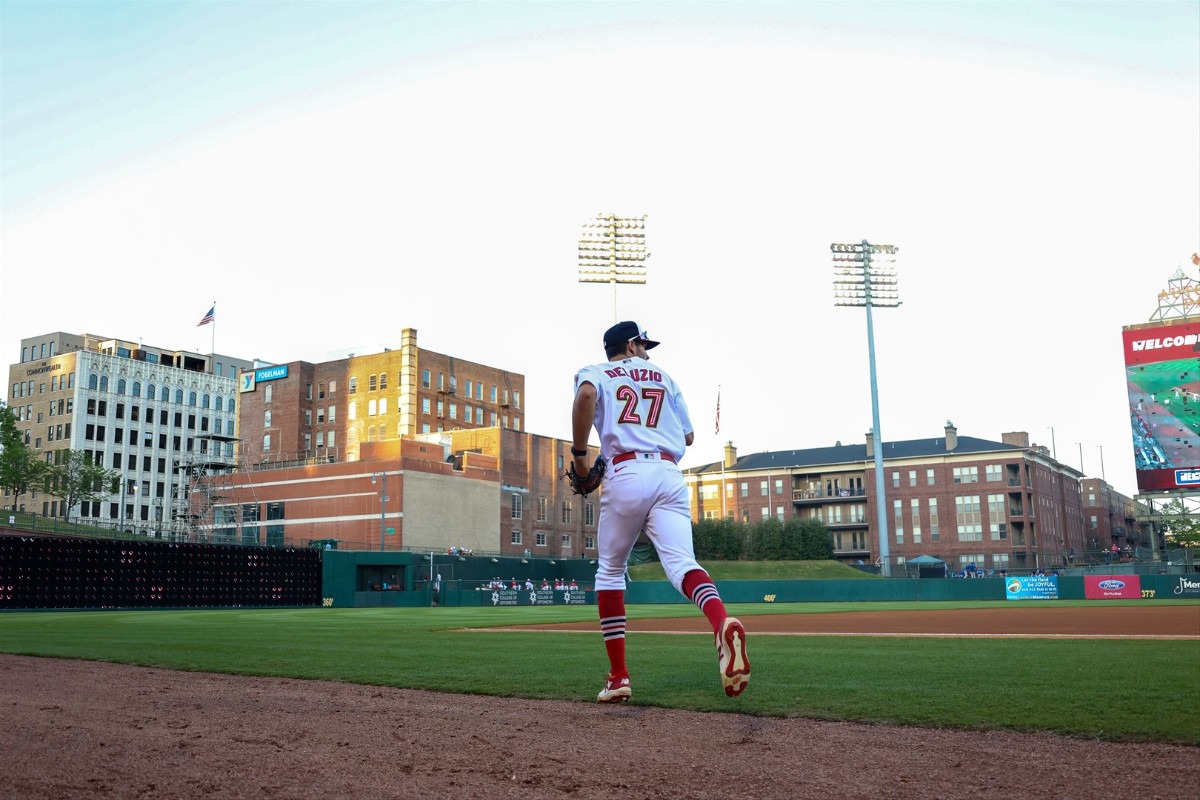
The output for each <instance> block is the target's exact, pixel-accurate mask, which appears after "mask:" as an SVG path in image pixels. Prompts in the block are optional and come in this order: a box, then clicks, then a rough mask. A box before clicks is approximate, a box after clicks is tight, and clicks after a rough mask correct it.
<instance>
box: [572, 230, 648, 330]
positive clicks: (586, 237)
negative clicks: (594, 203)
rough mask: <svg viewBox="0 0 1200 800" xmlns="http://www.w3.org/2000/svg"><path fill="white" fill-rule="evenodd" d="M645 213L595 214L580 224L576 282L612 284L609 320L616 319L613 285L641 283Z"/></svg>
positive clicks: (644, 259)
mask: <svg viewBox="0 0 1200 800" xmlns="http://www.w3.org/2000/svg"><path fill="white" fill-rule="evenodd" d="M649 257H650V254H649V253H647V252H646V215H645V214H643V215H642V216H640V217H618V216H617V215H615V214H598V215H597V216H596V218H595V219H594V220H592V221H591V222H587V223H584V226H583V238H582V239H580V240H579V282H580V283H608V284H612V293H613V322H616V321H617V284H618V283H645V282H646V259H647V258H649Z"/></svg>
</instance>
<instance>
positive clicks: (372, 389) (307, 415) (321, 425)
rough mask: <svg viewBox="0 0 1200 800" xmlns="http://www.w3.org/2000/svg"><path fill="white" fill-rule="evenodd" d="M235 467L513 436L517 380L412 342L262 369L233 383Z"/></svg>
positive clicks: (353, 457) (412, 334)
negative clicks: (498, 431) (495, 430)
mask: <svg viewBox="0 0 1200 800" xmlns="http://www.w3.org/2000/svg"><path fill="white" fill-rule="evenodd" d="M238 389H239V396H240V401H241V421H240V425H239V430H238V436H239V437H240V439H241V445H240V458H241V461H242V462H243V463H244V464H246V465H250V466H255V465H259V464H263V463H272V462H276V463H277V462H280V461H283V462H303V461H311V460H313V459H319V460H324V461H357V460H359V458H360V448H361V447H362V445H363V444H366V443H369V442H387V441H394V440H398V439H400V438H401V437H404V436H410V435H415V434H422V433H437V432H440V431H448V430H458V429H475V428H485V427H500V428H504V429H509V430H516V431H519V430H521V426H522V419H523V417H524V411H523V409H522V406H521V402H522V399H523V395H524V393H525V376H524V375H520V374H518V373H515V372H509V371H508V370H503V369H498V368H496V367H489V366H486V365H484V364H478V363H475V362H472V361H465V360H463V359H460V358H456V357H454V356H449V355H445V354H443V353H436V352H434V351H432V350H425V349H422V348H419V347H418V346H417V332H416V330H414V329H412V328H405V329H404V330H403V331H402V332H401V343H400V348H399V349H398V350H384V351H383V352H382V353H374V354H371V355H364V356H350V357H348V358H344V359H339V360H336V361H326V362H322V363H319V364H312V363H309V362H305V361H294V362H291V363H288V364H280V365H275V366H272V367H262V368H259V369H256V370H254V372H253V374H243V375H242V376H241V378H240V379H239V386H238Z"/></svg>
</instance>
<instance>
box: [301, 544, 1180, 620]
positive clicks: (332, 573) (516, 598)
mask: <svg viewBox="0 0 1200 800" xmlns="http://www.w3.org/2000/svg"><path fill="white" fill-rule="evenodd" d="M595 569H596V568H595V565H594V564H592V563H591V562H590V561H588V560H585V559H539V558H521V557H498V556H497V557H490V556H453V555H448V554H441V553H424V554H422V553H413V552H407V551H406V552H394V553H392V552H370V551H353V550H350V551H344V550H342V551H339V550H326V551H323V552H322V593H321V594H322V603H323V604H324V605H326V606H336V607H339V608H347V607H349V608H354V607H358V608H363V607H413V606H431V605H433V604H434V603H435V602H436V603H437V604H438V605H442V606H462V607H472V606H530V605H581V604H584V605H586V604H592V603H595V601H596V600H595V594H594V592H592V591H591V589H592V582H593V581H594V579H595ZM431 575H432V576H433V577H434V578H436V576H438V575H440V576H441V583H440V591H438V592H437V596H436V598H435V596H434V594H435V593H434V584H435V583H436V581H435V580H431ZM1100 577H1107V578H1108V579H1116V580H1119V581H1121V582H1123V583H1125V584H1127V585H1128V587H1129V588H1130V589H1134V590H1135V592H1134V594H1133V595H1132V596H1134V597H1144V598H1156V599H1172V598H1178V599H1200V575H1178V574H1174V575H1110V576H1100ZM496 578H499V579H500V580H502V581H504V582H505V584H506V585H510V584H511V582H512V581H513V580H516V581H517V582H518V584H519V585H520V586H522V587H523V586H524V583H525V581H526V579H528V580H532V581H533V582H534V583H535V585H536V586H540V585H541V582H542V581H543V580H547V581H550V582H551V583H553V582H554V581H555V580H560V581H564V582H568V583H569V582H571V581H575V582H577V583H578V584H579V586H580V588H579V589H578V590H576V591H555V590H541V589H534V590H533V591H530V590H527V589H524V588H519V589H517V590H513V589H511V588H505V589H501V590H494V589H491V588H488V587H487V586H486V584H487V583H488V582H490V581H494V580H495V579H496ZM1012 580H1013V578H1008V579H1005V578H892V579H888V580H869V581H867V580H794V581H786V580H764V581H717V588H718V589H720V591H721V597H722V599H724V600H725V602H727V603H814V602H839V603H844V602H910V601H922V600H924V601H931V602H937V601H950V600H957V601H962V600H1004V599H1006V598H1009V597H1010V595H1009V592H1008V591H1007V590H1006V584H1007V583H1008V582H1010V581H1012ZM1048 580H1052V581H1053V594H1052V595H1051V596H1054V597H1057V598H1058V599H1062V600H1084V599H1088V598H1089V597H1093V598H1094V597H1095V594H1096V585H1095V584H1096V576H1090V577H1089V576H1077V575H1060V576H1057V577H1055V578H1053V579H1048ZM1089 580H1090V585H1091V587H1092V588H1091V590H1090V591H1091V592H1092V594H1091V595H1089V589H1088V586H1089ZM1126 596H1129V595H1128V593H1127V594H1126ZM626 602H628V603H629V604H631V605H642V604H646V605H652V604H658V603H686V602H688V601H687V600H685V599H684V597H683V596H682V595H680V594H679V593H678V592H677V591H675V588H674V587H673V586H672V585H671V584H670V582H668V581H630V582H629V584H628V590H627V593H626ZM1013 602H1020V599H1013Z"/></svg>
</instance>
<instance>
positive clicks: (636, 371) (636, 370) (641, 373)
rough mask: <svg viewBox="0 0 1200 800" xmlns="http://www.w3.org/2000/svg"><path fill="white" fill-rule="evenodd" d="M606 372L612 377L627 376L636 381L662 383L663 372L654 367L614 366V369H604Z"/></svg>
mask: <svg viewBox="0 0 1200 800" xmlns="http://www.w3.org/2000/svg"><path fill="white" fill-rule="evenodd" d="M604 374H605V375H607V376H608V377H610V378H620V377H626V378H631V379H632V380H635V381H657V382H658V383H662V373H661V372H657V371H655V370H652V369H642V368H641V367H630V368H629V369H625V368H624V367H613V368H612V369H606V370H604Z"/></svg>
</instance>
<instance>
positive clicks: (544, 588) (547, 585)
mask: <svg viewBox="0 0 1200 800" xmlns="http://www.w3.org/2000/svg"><path fill="white" fill-rule="evenodd" d="M549 589H550V581H548V580H546V579H545V578H542V591H543V592H544V591H548V590H549Z"/></svg>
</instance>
